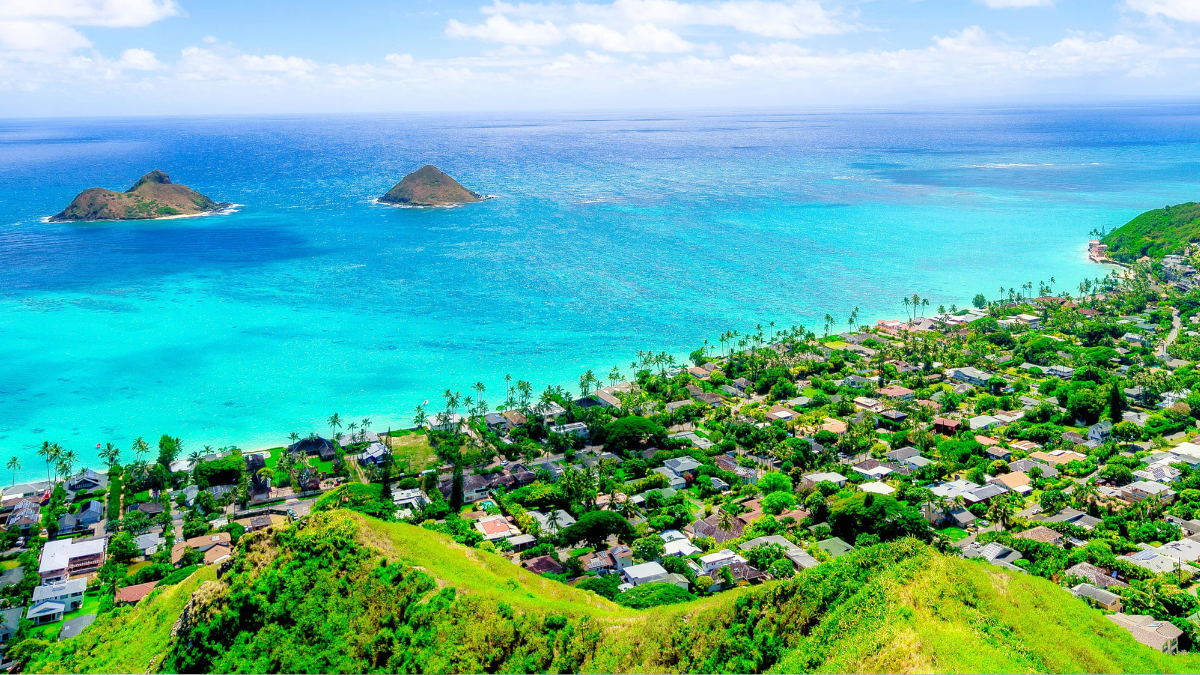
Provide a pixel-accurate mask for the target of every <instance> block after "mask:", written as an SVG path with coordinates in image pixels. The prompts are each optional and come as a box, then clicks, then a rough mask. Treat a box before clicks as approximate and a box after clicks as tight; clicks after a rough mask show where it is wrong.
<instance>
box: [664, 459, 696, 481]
mask: <svg viewBox="0 0 1200 675" xmlns="http://www.w3.org/2000/svg"><path fill="white" fill-rule="evenodd" d="M663 466H665V467H666V468H668V469H670V470H671V471H673V472H674V473H675V475H677V476H682V475H683V474H685V473H688V472H692V471H695V470H696V469H699V468H700V467H701V466H703V465H702V464H701V463H700V462H697V461H696V459H695V458H694V457H692V456H690V455H685V456H683V457H676V458H674V459H668V460H667V461H665V462H663Z"/></svg>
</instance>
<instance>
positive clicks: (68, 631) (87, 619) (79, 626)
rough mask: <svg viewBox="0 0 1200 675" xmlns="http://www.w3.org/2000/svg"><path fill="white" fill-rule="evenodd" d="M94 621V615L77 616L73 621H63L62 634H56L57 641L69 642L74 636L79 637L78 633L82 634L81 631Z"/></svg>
mask: <svg viewBox="0 0 1200 675" xmlns="http://www.w3.org/2000/svg"><path fill="white" fill-rule="evenodd" d="M95 620H96V615H95V614H84V615H83V616H77V617H75V618H74V619H70V620H68V621H64V622H63V626H62V632H60V633H59V634H58V639H59V640H70V639H71V638H73V637H75V636H76V635H79V634H80V633H82V632H83V629H85V628H87V627H88V626H90V625H92V622H93V621H95Z"/></svg>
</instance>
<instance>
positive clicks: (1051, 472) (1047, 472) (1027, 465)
mask: <svg viewBox="0 0 1200 675" xmlns="http://www.w3.org/2000/svg"><path fill="white" fill-rule="evenodd" d="M1035 466H1036V467H1037V468H1038V469H1040V470H1041V472H1042V477H1043V478H1057V477H1058V469H1056V468H1054V466H1053V465H1050V464H1043V463H1042V462H1038V461H1035V460H1032V459H1018V460H1016V461H1013V462H1009V463H1008V470H1009V471H1012V472H1014V473H1016V472H1018V471H1019V472H1023V473H1029V472H1030V471H1031V470H1032V469H1033V468H1034V467H1035Z"/></svg>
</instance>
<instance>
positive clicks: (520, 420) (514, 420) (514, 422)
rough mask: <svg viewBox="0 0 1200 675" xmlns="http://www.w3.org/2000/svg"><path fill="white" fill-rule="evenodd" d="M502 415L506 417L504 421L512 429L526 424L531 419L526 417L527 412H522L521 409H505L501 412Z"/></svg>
mask: <svg viewBox="0 0 1200 675" xmlns="http://www.w3.org/2000/svg"><path fill="white" fill-rule="evenodd" d="M500 416H501V417H503V418H504V422H505V424H507V425H508V428H509V429H510V430H512V429H516V428H517V427H521V426H525V423H526V422H528V421H529V419H528V418H527V417H525V413H523V412H521V411H520V410H505V411H504V412H503V413H501V414H500Z"/></svg>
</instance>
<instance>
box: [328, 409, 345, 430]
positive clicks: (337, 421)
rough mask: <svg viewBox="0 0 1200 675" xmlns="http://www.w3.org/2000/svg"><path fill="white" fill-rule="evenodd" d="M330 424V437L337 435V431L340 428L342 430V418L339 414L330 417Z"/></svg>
mask: <svg viewBox="0 0 1200 675" xmlns="http://www.w3.org/2000/svg"><path fill="white" fill-rule="evenodd" d="M328 424H329V433H330V435H334V434H337V430H338V429H340V428H342V417H341V415H338V414H337V413H333V414H332V415H330V416H329V420H328Z"/></svg>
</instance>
